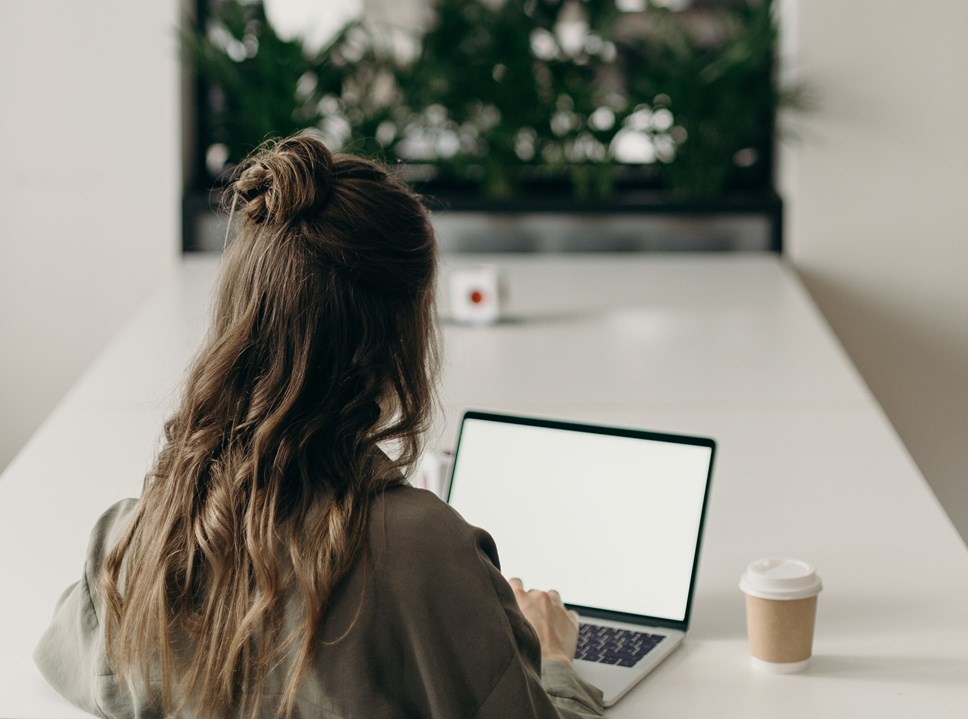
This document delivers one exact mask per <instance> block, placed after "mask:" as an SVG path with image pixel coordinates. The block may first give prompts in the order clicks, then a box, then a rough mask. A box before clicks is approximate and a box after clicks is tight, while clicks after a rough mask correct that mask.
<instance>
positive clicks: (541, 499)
mask: <svg viewBox="0 0 968 719" xmlns="http://www.w3.org/2000/svg"><path fill="white" fill-rule="evenodd" d="M713 449H714V443H713V441H712V440H708V439H700V438H692V437H678V436H673V435H662V434H656V433H650V432H639V431H636V430H619V429H614V428H601V427H590V426H585V425H573V424H570V423H563V422H554V421H546V420H531V419H521V418H510V417H504V416H501V415H487V414H484V413H478V412H468V413H467V414H466V415H465V417H464V421H463V424H462V426H461V433H460V439H459V442H458V447H457V454H456V457H455V464H454V472H453V476H452V480H451V489H450V495H449V498H448V501H449V502H450V504H451V505H452V506H453V507H454V508H455V509H456V510H457V511H458V512H460V513H461V515H463V517H464V518H465V519H466V520H467V521H468V522H470V523H471V524H473V525H475V526H478V527H481V528H483V529H485V530H486V531H488V532H489V533H490V534H491V536H492V537H493V538H494V541H495V542H496V544H497V549H498V555H499V556H500V559H501V571H502V573H503V574H504V576H505V577H507V578H511V577H520V578H521V579H522V580H523V581H524V583H525V586H526V587H533V588H537V589H544V590H548V589H557V590H558V591H559V592H560V593H561V596H562V598H563V599H564V601H565V603H566V604H569V605H573V606H578V607H586V608H593V609H598V610H604V611H607V612H621V613H624V614H633V615H640V616H647V617H655V618H659V619H664V620H668V621H670V622H680V621H684V620H686V619H687V616H688V607H689V601H690V597H691V591H690V588H691V584H692V580H693V576H694V568H695V562H696V560H697V557H698V548H699V540H700V533H701V526H702V517H703V510H704V504H705V497H706V488H707V484H708V480H709V476H710V469H711V464H712V458H713Z"/></svg>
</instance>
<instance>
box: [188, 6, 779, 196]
mask: <svg viewBox="0 0 968 719" xmlns="http://www.w3.org/2000/svg"><path fill="white" fill-rule="evenodd" d="M705 5H708V3H706V4H705ZM434 9H435V16H434V20H433V22H432V23H431V25H430V27H429V28H428V29H427V30H426V32H425V33H424V34H423V35H422V37H420V38H412V40H413V46H414V47H415V48H416V49H415V52H413V53H411V54H410V55H409V56H408V57H401V54H400V52H399V51H398V50H395V49H394V43H393V42H392V38H389V39H388V38H387V37H383V36H381V35H380V34H379V32H378V31H377V30H375V29H374V28H368V27H364V26H363V25H361V24H360V23H358V22H354V23H350V24H349V25H347V26H346V27H344V28H343V29H342V30H341V31H340V32H339V33H338V34H337V35H336V36H335V37H334V38H333V39H332V40H331V41H330V42H329V43H328V45H327V46H326V47H324V48H322V49H321V50H320V51H318V52H312V53H311V52H309V51H308V50H307V49H306V47H305V46H304V44H303V43H302V42H301V41H300V40H299V39H295V40H287V39H283V38H280V37H279V35H278V34H277V33H276V32H275V30H274V29H273V28H272V26H271V24H270V23H269V21H268V20H267V18H266V15H265V12H264V10H263V8H262V5H261V3H259V2H255V1H253V0H248V1H246V0H223V1H221V2H218V4H217V5H214V4H213V11H214V12H213V15H212V17H211V19H210V21H209V22H208V23H207V25H206V26H205V27H195V28H193V29H191V30H190V31H188V32H186V33H185V35H184V42H183V46H184V48H185V50H186V57H187V58H188V60H189V61H190V62H191V63H192V64H193V66H194V67H195V69H196V70H197V72H198V73H199V75H200V76H201V77H203V78H204V79H205V80H206V81H207V83H208V85H209V87H210V88H211V90H210V94H209V105H210V107H211V110H212V117H211V120H212V123H211V131H210V137H207V138H205V141H206V142H208V143H209V144H214V143H218V144H219V145H221V146H223V148H224V154H225V156H226V159H227V161H228V163H229V164H230V165H231V163H233V162H237V161H238V160H239V159H240V158H241V157H242V156H244V155H245V154H246V153H247V152H248V151H249V150H250V149H251V148H252V147H254V146H255V145H257V144H258V143H259V142H261V141H262V140H263V139H265V138H266V137H267V136H270V135H285V134H289V133H291V132H294V131H297V130H299V129H303V128H306V127H316V128H319V130H320V132H321V133H322V134H323V135H324V136H325V137H326V138H327V139H328V140H329V141H330V142H331V143H332V144H334V145H337V146H340V147H346V148H349V149H351V150H352V151H354V152H357V153H360V154H368V155H376V156H380V157H382V158H383V159H385V160H388V161H404V162H406V163H407V166H408V167H409V168H410V169H411V170H412V171H413V173H414V174H415V175H419V174H420V172H421V170H422V171H423V176H427V175H428V171H429V173H430V174H431V175H432V176H434V177H437V178H439V179H444V180H449V181H455V182H462V183H465V184H466V183H471V184H474V185H476V186H477V187H479V188H480V191H481V192H482V193H483V194H485V195H488V196H493V197H503V196H508V195H511V194H513V193H514V192H516V191H520V188H521V186H522V184H523V183H525V184H526V183H529V182H532V183H533V182H534V181H535V180H542V179H544V180H556V179H559V178H564V179H566V180H567V181H568V182H569V183H570V185H571V187H572V191H573V193H574V194H575V195H576V196H578V197H589V196H606V195H608V194H609V193H610V192H612V191H613V189H614V186H615V183H616V178H617V177H621V176H623V175H627V174H628V173H629V171H630V167H635V166H638V167H639V168H640V169H644V170H646V172H644V173H641V175H642V176H647V177H652V178H655V177H656V176H658V177H659V178H660V181H661V182H662V183H663V184H664V186H665V187H667V188H669V189H671V190H672V191H674V192H677V193H679V194H682V195H687V196H710V195H715V194H717V193H720V192H722V191H723V189H724V188H725V187H727V186H728V184H729V183H730V182H731V181H733V180H735V179H736V178H737V177H742V176H743V175H744V173H745V174H746V175H747V176H750V175H753V176H755V175H757V173H758V174H759V176H765V177H766V178H767V181H768V179H769V176H770V172H769V167H768V163H769V162H770V157H769V154H770V143H771V142H772V136H773V122H774V114H775V111H776V108H777V106H778V104H779V103H781V102H783V101H784V97H785V96H784V95H782V94H781V93H780V91H779V90H778V88H777V87H776V83H775V81H774V71H773V66H774V54H775V48H776V25H775V20H774V17H773V2H772V0H737V2H731V3H726V4H724V5H723V6H722V7H719V8H717V9H716V10H715V12H710V11H708V10H707V11H702V12H700V11H696V12H695V13H693V12H689V11H687V12H674V11H672V10H669V9H666V8H663V7H656V6H652V5H649V7H648V10H647V12H645V13H642V14H640V15H639V20H640V23H639V27H638V29H637V30H636V32H632V33H630V32H628V31H627V30H628V28H626V27H625V25H626V24H627V17H626V16H625V15H624V14H623V13H619V12H617V11H616V9H615V4H614V2H613V1H611V0H564V1H563V0H527V1H526V2H523V3H522V2H519V1H518V0H503V1H502V0H487V1H486V2H485V1H482V0H437V2H436V4H435V7H434ZM697 20H698V21H697ZM710 28H712V29H713V32H710ZM629 145H631V146H633V147H634V148H638V149H637V153H636V152H632V153H631V155H630V154H629V153H628V152H624V150H623V148H625V147H627V146H629ZM623 152H624V155H623Z"/></svg>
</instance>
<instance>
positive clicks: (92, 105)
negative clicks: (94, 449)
mask: <svg viewBox="0 0 968 719" xmlns="http://www.w3.org/2000/svg"><path fill="white" fill-rule="evenodd" d="M177 19H178V3H177V0H164V1H159V2H127V1H126V0H85V2H77V0H56V1H52V2H50V1H49V2H22V1H18V0H2V1H0V102H2V112H0V469H2V468H3V467H4V466H5V465H6V464H7V463H8V461H9V460H10V459H12V457H13V455H14V454H15V453H16V451H17V450H18V449H19V447H20V446H21V445H22V444H23V443H24V442H25V441H26V440H27V438H28V437H29V436H30V434H31V433H32V432H33V431H34V429H35V428H36V427H37V425H38V424H39V423H40V422H41V420H42V419H43V418H44V417H45V416H46V415H47V414H48V412H49V411H50V410H51V409H52V408H53V406H54V405H55V404H56V402H57V400H58V399H59V398H60V397H61V396H62V395H63V393H64V392H65V391H66V390H67V388H68V387H69V386H70V385H71V384H72V383H73V381H74V380H75V379H76V378H77V377H78V375H79V374H80V373H81V372H82V371H83V369H84V368H85V367H86V365H87V364H88V363H89V362H90V361H91V360H92V359H93V357H94V356H95V354H96V353H97V351H98V350H99V349H100V348H101V347H103V345H104V344H105V343H106V342H107V340H108V339H109V338H110V337H111V336H112V335H113V334H114V333H115V332H116V331H117V329H118V328H119V327H120V326H121V324H122V323H123V321H124V320H125V319H126V318H127V317H128V316H129V315H130V314H131V313H132V312H133V310H134V309H135V308H136V307H137V306H138V304H139V303H141V302H142V300H143V299H144V298H145V297H146V296H147V295H148V294H149V293H150V292H151V291H152V290H153V289H154V288H155V287H156V285H157V284H158V283H159V280H160V278H161V276H162V275H163V274H164V273H165V272H166V271H167V270H168V269H169V268H170V267H171V266H172V265H173V263H174V262H175V259H176V257H177V255H178V250H179V245H180V224H179V214H178V213H179V209H178V203H179V197H180V191H181V188H180V182H181V180H180V177H181V171H180V164H179V163H180V159H179V96H180V95H179V93H180V91H179V74H178V73H179V70H178V50H177V42H176V26H177Z"/></svg>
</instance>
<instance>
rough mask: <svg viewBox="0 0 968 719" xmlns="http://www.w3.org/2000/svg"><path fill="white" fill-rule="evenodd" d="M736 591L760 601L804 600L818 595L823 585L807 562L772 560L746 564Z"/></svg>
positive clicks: (758, 560) (773, 558)
mask: <svg viewBox="0 0 968 719" xmlns="http://www.w3.org/2000/svg"><path fill="white" fill-rule="evenodd" d="M739 588H740V589H741V590H743V592H744V593H745V594H748V595H750V596H751V597H759V598H760V599H806V598H807V597H812V596H814V595H816V594H819V593H820V590H821V589H823V582H821V581H820V577H819V576H818V575H817V572H816V571H815V570H814V568H813V565H812V564H810V563H808V562H804V561H802V560H800V559H785V558H779V557H772V558H767V559H757V560H756V561H755V562H750V565H749V566H748V567H747V568H746V572H745V573H744V574H743V577H742V578H741V579H740V582H739Z"/></svg>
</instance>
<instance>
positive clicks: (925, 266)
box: [782, 0, 968, 538]
mask: <svg viewBox="0 0 968 719" xmlns="http://www.w3.org/2000/svg"><path fill="white" fill-rule="evenodd" d="M788 9H791V12H789V13H787V14H786V16H785V29H786V30H787V31H788V32H790V33H791V34H792V36H791V37H789V38H788V40H791V41H792V42H791V46H793V48H794V49H795V50H796V51H797V57H796V58H795V59H794V62H793V65H794V67H795V68H796V69H797V70H798V71H799V74H800V77H801V78H802V79H804V80H805V81H806V82H807V83H808V84H809V85H810V86H811V88H812V89H813V91H814V93H815V95H816V97H817V101H818V103H819V104H818V106H817V108H816V109H815V111H813V112H811V113H809V114H808V115H807V116H806V117H805V118H804V120H803V122H801V123H798V124H799V125H800V127H799V132H800V134H801V138H800V140H799V142H797V143H796V144H794V145H793V146H792V147H788V148H787V149H786V150H785V151H784V153H783V155H782V160H783V168H782V175H783V180H784V184H785V195H786V199H787V203H788V222H787V247H788V251H789V256H790V257H791V258H792V260H793V262H794V263H795V265H796V267H797V269H798V270H799V272H800V274H801V275H802V276H803V278H804V280H805V281H806V284H807V286H808V287H809V289H810V291H811V293H812V294H813V296H814V298H815V299H816V301H817V302H818V304H819V305H820V308H821V309H822V310H823V312H824V314H825V315H826V316H827V318H828V320H829V321H830V323H831V324H832V326H833V328H834V330H835V331H836V333H837V334H838V336H839V337H840V339H841V340H842V342H843V343H844V345H845V346H846V348H847V351H848V352H849V353H850V355H851V357H852V358H853V360H854V362H855V363H856V364H857V366H858V367H859V369H860V371H861V373H862V374H863V376H864V378H865V379H866V380H867V382H868V384H869V385H870V387H871V389H872V390H873V392H874V394H875V395H876V396H877V399H878V400H879V401H880V403H881V405H882V406H883V407H884V409H885V410H886V412H887V414H888V416H889V417H890V419H891V421H892V422H893V424H894V426H895V428H896V429H897V431H898V433H899V434H900V436H901V438H902V439H903V440H904V443H905V444H906V445H907V447H908V449H909V450H910V452H911V454H912V456H913V457H914V459H915V461H916V462H917V463H918V465H919V466H920V467H921V470H922V471H923V473H924V475H925V477H926V478H927V480H928V481H929V483H930V484H931V486H932V488H933V489H934V491H935V493H936V494H937V495H938V497H939V499H940V500H941V502H942V504H943V505H944V507H945V509H946V510H947V512H948V514H949V516H950V517H951V518H952V520H953V521H954V523H955V525H956V526H957V527H958V529H959V531H960V532H961V535H962V537H966V538H968V38H966V33H968V4H965V3H960V2H949V1H947V0H931V1H927V2H917V3H894V2H882V1H880V0H853V1H852V2H847V3H845V2H835V1H834V0H800V1H799V2H796V3H791V4H790V5H788ZM845 479H846V478H845Z"/></svg>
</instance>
